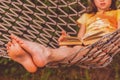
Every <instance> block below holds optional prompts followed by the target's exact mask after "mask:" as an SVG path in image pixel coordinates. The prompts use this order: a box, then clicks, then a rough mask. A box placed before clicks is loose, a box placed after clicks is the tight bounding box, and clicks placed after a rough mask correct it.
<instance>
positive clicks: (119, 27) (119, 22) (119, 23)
mask: <svg viewBox="0 0 120 80" xmlns="http://www.w3.org/2000/svg"><path fill="white" fill-rule="evenodd" d="M118 29H120V20H118Z"/></svg>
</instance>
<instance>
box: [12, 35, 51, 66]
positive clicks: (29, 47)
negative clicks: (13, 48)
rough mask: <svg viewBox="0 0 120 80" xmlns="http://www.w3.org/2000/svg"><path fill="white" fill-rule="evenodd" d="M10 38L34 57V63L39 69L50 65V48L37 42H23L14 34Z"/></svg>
mask: <svg viewBox="0 0 120 80" xmlns="http://www.w3.org/2000/svg"><path fill="white" fill-rule="evenodd" d="M10 37H11V39H12V40H15V41H16V42H17V43H18V44H19V45H20V46H21V47H22V48H24V49H25V50H26V51H27V52H28V53H29V54H30V55H31V56H32V58H33V61H34V63H35V64H36V65H37V66H38V67H44V66H45V65H46V64H47V63H48V57H49V55H50V53H49V50H48V48H45V47H44V46H42V45H40V44H37V43H35V42H30V41H26V40H23V39H21V38H19V37H17V36H15V35H13V34H12V35H11V36H10Z"/></svg>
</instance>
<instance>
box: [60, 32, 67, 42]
mask: <svg viewBox="0 0 120 80" xmlns="http://www.w3.org/2000/svg"><path fill="white" fill-rule="evenodd" d="M66 36H67V33H66V32H65V31H62V35H61V36H60V37H59V39H58V42H62V41H65V37H66Z"/></svg>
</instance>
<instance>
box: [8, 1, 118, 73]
mask: <svg viewBox="0 0 120 80" xmlns="http://www.w3.org/2000/svg"><path fill="white" fill-rule="evenodd" d="M115 3H116V0H90V5H91V7H90V9H89V10H90V11H89V12H87V13H85V14H83V15H82V16H81V18H79V19H78V20H77V23H78V24H79V26H80V30H79V33H78V37H79V38H81V40H83V43H84V44H85V45H89V44H92V43H93V42H95V41H97V40H98V39H99V38H100V37H102V36H103V35H105V34H108V33H111V32H113V31H115V30H116V29H117V28H118V26H119V24H120V10H116V6H115ZM91 36H92V38H91ZM10 37H11V41H12V42H8V44H7V52H8V55H9V56H10V57H11V59H13V60H14V61H16V62H18V63H20V64H22V65H23V66H24V67H25V69H26V70H28V71H29V72H35V71H36V70H37V67H44V66H45V65H46V64H48V63H51V62H55V61H59V62H60V61H61V60H62V61H61V62H62V63H67V62H68V61H69V60H70V59H71V58H72V57H71V56H74V54H75V53H76V52H78V51H79V50H80V48H81V47H84V46H74V47H68V46H60V47H59V48H57V49H51V48H46V47H45V46H43V45H40V44H38V43H34V42H30V41H26V40H23V39H21V38H19V37H17V36H15V35H11V36H10ZM65 37H66V33H63V34H62V36H61V37H60V38H59V41H60V42H61V41H63V40H64V38H65ZM16 53H17V54H16ZM85 54H86V51H82V52H79V53H78V55H77V56H76V59H80V58H81V57H82V56H83V55H85ZM66 59H67V60H66ZM105 59H106V58H105ZM105 59H104V60H102V61H101V64H102V63H103V62H105ZM74 62H75V61H73V63H74Z"/></svg>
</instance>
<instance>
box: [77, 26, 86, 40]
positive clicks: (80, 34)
mask: <svg viewBox="0 0 120 80" xmlns="http://www.w3.org/2000/svg"><path fill="white" fill-rule="evenodd" d="M78 26H80V29H79V32H78V35H77V37H78V38H80V39H81V38H82V37H83V36H84V34H85V32H86V27H85V25H84V24H81V25H80V24H78Z"/></svg>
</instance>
